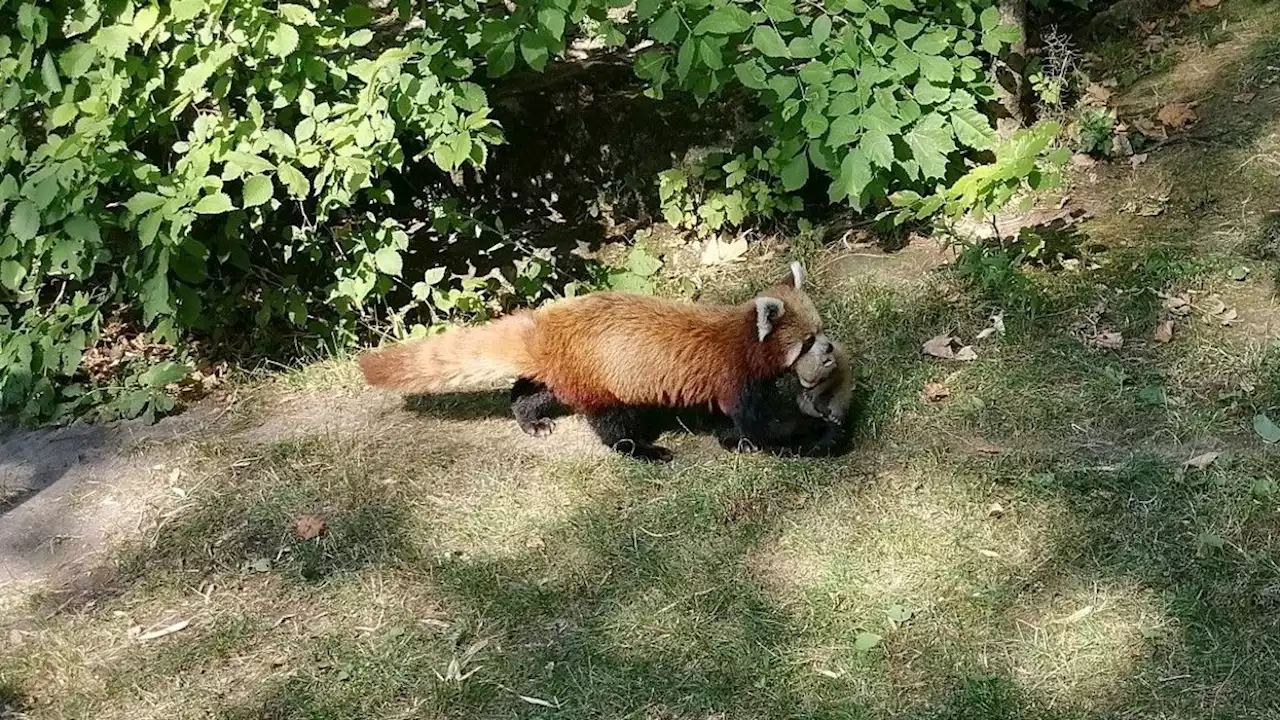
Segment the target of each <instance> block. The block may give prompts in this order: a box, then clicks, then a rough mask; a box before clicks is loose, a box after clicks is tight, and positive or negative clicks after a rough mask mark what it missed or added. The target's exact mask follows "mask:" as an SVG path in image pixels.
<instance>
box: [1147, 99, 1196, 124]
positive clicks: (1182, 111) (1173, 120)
mask: <svg viewBox="0 0 1280 720" xmlns="http://www.w3.org/2000/svg"><path fill="white" fill-rule="evenodd" d="M1156 117H1157V118H1159V120H1160V122H1162V123H1164V124H1165V125H1167V126H1169V127H1171V128H1179V129H1180V128H1184V127H1186V126H1188V125H1190V124H1191V123H1193V122H1195V121H1196V111H1195V110H1194V109H1192V107H1191V105H1189V104H1187V103H1169V104H1168V105H1165V106H1164V107H1162V108H1160V112H1158V113H1156Z"/></svg>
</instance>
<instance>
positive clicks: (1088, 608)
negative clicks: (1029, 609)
mask: <svg viewBox="0 0 1280 720" xmlns="http://www.w3.org/2000/svg"><path fill="white" fill-rule="evenodd" d="M1092 612H1093V606H1092V605H1085V606H1084V607H1082V608H1080V609H1079V610H1077V611H1075V612H1073V613H1071V614H1070V615H1068V616H1066V617H1064V618H1060V619H1058V620H1050V621H1049V622H1050V623H1052V624H1054V625H1070V624H1071V623H1076V622H1080V621H1081V620H1083V619H1085V618H1086V617H1089V615H1090V614H1091V613H1092Z"/></svg>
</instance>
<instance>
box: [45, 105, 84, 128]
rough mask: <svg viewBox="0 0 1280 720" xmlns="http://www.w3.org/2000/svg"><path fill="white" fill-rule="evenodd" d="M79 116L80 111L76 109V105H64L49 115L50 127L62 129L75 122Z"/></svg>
mask: <svg viewBox="0 0 1280 720" xmlns="http://www.w3.org/2000/svg"><path fill="white" fill-rule="evenodd" d="M77 114H79V110H77V109H76V104H75V103H63V104H62V105H59V106H58V107H56V108H54V109H53V112H51V113H49V127H51V128H60V127H62V126H64V125H66V124H68V123H70V122H71V121H72V120H75V119H76V115H77Z"/></svg>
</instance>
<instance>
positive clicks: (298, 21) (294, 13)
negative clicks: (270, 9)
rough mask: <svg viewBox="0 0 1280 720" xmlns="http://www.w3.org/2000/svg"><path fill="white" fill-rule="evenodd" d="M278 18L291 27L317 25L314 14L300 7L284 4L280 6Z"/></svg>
mask: <svg viewBox="0 0 1280 720" xmlns="http://www.w3.org/2000/svg"><path fill="white" fill-rule="evenodd" d="M280 17H282V18H284V20H285V22H288V23H291V24H293V25H318V24H319V23H317V22H316V14H315V13H313V12H311V10H310V9H308V8H305V7H303V6H301V5H294V4H291V3H284V4H283V5H281V6H280Z"/></svg>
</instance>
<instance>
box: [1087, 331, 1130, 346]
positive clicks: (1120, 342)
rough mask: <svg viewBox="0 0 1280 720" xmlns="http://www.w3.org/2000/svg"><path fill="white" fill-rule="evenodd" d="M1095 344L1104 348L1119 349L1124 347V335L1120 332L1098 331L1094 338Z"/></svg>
mask: <svg viewBox="0 0 1280 720" xmlns="http://www.w3.org/2000/svg"><path fill="white" fill-rule="evenodd" d="M1093 345H1094V347H1097V348H1101V349H1103V350H1119V349H1120V348H1122V347H1124V336H1123V335H1121V334H1120V333H1118V332H1104V333H1098V335H1097V336H1096V337H1094V338H1093Z"/></svg>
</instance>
